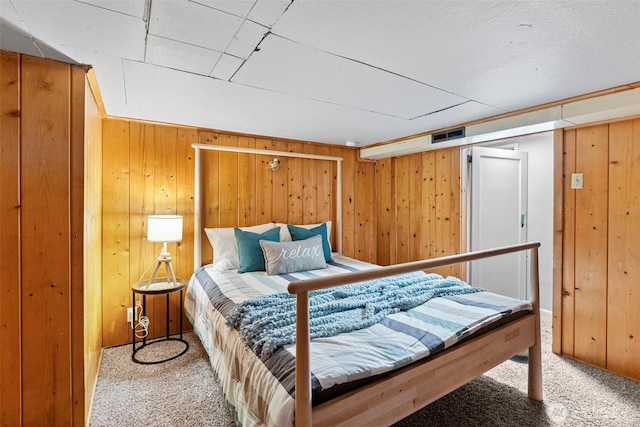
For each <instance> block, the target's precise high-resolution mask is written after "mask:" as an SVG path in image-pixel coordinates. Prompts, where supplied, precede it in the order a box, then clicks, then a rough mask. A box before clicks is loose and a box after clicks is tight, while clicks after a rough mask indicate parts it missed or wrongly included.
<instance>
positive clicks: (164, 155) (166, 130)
mask: <svg viewBox="0 0 640 427" xmlns="http://www.w3.org/2000/svg"><path fill="white" fill-rule="evenodd" d="M152 130H153V144H154V145H155V146H154V149H153V150H154V160H153V163H154V177H155V179H154V183H153V186H154V188H153V190H154V193H155V207H154V214H156V215H176V214H180V212H178V210H177V207H178V199H177V194H178V184H177V176H176V172H177V164H178V156H177V128H176V127H175V126H166V125H153V126H152ZM149 143H151V141H149ZM144 232H146V228H145V229H144ZM183 234H184V224H183ZM143 236H144V233H143ZM153 246H154V256H153V257H152V259H151V261H152V262H153V260H154V259H155V257H157V255H158V254H159V253H160V250H161V247H162V244H159V243H156V244H155V245H153ZM177 246H178V243H177V242H176V243H169V244H168V245H167V248H168V250H169V252H170V253H171V254H172V255H173V256H175V254H176V252H177ZM172 265H173V262H172ZM179 298H180V295H179V294H175V293H174V294H171V295H170V296H169V301H170V303H169V313H168V314H167V312H166V311H167V310H166V296H164V295H154V296H152V297H151V301H152V307H153V308H152V310H153V311H152V313H151V315H150V314H149V312H148V313H147V316H148V317H149V320H150V322H149V325H150V331H149V334H150V336H151V337H159V336H163V335H165V334H166V324H165V320H166V316H167V315H168V316H169V324H170V328H171V329H170V330H171V333H176V332H177V331H178V327H177V323H178V322H176V320H177V319H178V316H179V314H180V311H179V307H180V306H179ZM150 305H151V304H149V298H147V310H149V306H150ZM152 316H153V317H152Z"/></svg>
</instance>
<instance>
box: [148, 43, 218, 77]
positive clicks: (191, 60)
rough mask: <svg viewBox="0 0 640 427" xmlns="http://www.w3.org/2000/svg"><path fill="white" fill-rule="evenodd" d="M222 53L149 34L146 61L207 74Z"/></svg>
mask: <svg viewBox="0 0 640 427" xmlns="http://www.w3.org/2000/svg"><path fill="white" fill-rule="evenodd" d="M221 55H222V54H221V53H220V52H218V51H215V50H211V49H205V48H202V47H199V46H194V45H190V44H186V43H181V42H178V41H175V40H171V39H165V38H162V37H157V36H152V35H149V36H148V38H147V53H146V58H145V62H147V63H149V64H155V65H161V66H163V67H169V68H175V69H177V70H184V71H187V72H190V73H196V74H202V75H204V76H206V75H209V73H210V72H211V70H213V68H214V66H215V65H216V63H217V62H218V60H219V59H220V56H221Z"/></svg>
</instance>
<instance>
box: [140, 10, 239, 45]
mask: <svg viewBox="0 0 640 427" xmlns="http://www.w3.org/2000/svg"><path fill="white" fill-rule="evenodd" d="M242 22H243V19H242V18H239V17H237V16H233V15H230V14H229V13H226V12H221V11H219V10H216V9H212V8H210V7H207V6H203V5H202V4H198V3H193V2H190V1H185V0H173V1H157V0H156V1H154V2H153V5H152V7H151V17H150V19H149V33H150V34H153V35H156V36H160V37H164V38H167V39H174V40H177V41H180V42H183V43H187V44H192V45H196V46H200V47H204V48H207V49H213V50H217V51H219V52H224V51H225V49H226V48H227V46H228V45H229V43H231V41H232V40H233V37H234V35H235V34H236V32H237V31H238V30H239V29H240V26H241V25H242Z"/></svg>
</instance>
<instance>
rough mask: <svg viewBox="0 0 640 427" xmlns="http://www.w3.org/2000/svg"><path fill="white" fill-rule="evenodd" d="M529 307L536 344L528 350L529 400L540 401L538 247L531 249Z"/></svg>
mask: <svg viewBox="0 0 640 427" xmlns="http://www.w3.org/2000/svg"><path fill="white" fill-rule="evenodd" d="M530 269H531V305H532V308H533V314H534V316H535V328H536V343H535V344H534V345H533V346H532V347H530V348H529V398H530V399H533V400H542V345H541V343H540V301H539V300H540V275H539V273H538V246H536V247H534V248H532V249H531V265H530Z"/></svg>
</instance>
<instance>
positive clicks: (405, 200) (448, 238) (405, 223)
mask: <svg viewBox="0 0 640 427" xmlns="http://www.w3.org/2000/svg"><path fill="white" fill-rule="evenodd" d="M460 165H461V163H460V148H459V147H455V148H448V149H443V150H435V151H427V152H424V153H418V154H412V155H408V156H402V157H396V158H391V159H384V160H379V161H378V163H377V174H376V183H377V184H376V185H377V200H378V215H377V218H378V252H377V263H378V264H382V265H389V264H398V263H403V262H409V261H417V260H421V259H427V258H435V257H439V256H445V255H451V254H456V253H460V252H462V248H464V247H465V243H464V242H463V239H462V236H461V225H462V224H464V222H463V220H462V217H461V212H462V207H461V190H460V172H461V169H460V167H461V166H460ZM436 272H437V273H439V274H442V275H444V276H447V275H453V276H457V277H461V278H464V277H465V275H466V270H465V267H464V266H463V265H458V266H450V267H443V268H440V269H437V270H436Z"/></svg>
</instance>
